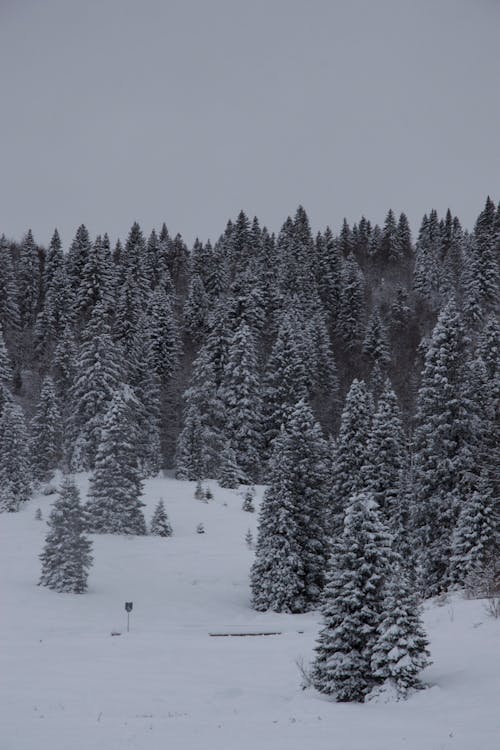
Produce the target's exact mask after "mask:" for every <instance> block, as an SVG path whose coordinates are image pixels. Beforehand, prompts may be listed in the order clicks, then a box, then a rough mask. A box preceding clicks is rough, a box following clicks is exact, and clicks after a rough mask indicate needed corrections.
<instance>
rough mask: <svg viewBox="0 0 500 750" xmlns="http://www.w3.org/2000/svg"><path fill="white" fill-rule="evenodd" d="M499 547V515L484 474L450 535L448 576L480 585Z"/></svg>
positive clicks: (487, 479) (468, 585)
mask: <svg viewBox="0 0 500 750" xmlns="http://www.w3.org/2000/svg"><path fill="white" fill-rule="evenodd" d="M499 548H500V516H499V509H498V503H496V502H495V499H494V492H493V488H492V486H491V482H490V480H489V478H488V477H487V476H486V475H483V476H482V477H481V479H480V480H479V482H478V486H477V489H475V490H474V491H473V492H472V494H471V496H470V497H467V498H465V500H464V502H463V506H462V509H461V511H460V515H459V516H458V521H457V525H456V527H455V529H454V532H453V538H452V548H451V552H452V556H451V579H452V581H453V582H454V583H457V584H459V585H461V586H463V585H466V586H467V587H470V588H476V587H477V588H478V589H479V590H480V588H481V578H482V577H483V578H484V576H485V575H486V571H487V569H488V567H489V565H490V563H491V562H492V561H494V560H495V558H497V559H498V550H499Z"/></svg>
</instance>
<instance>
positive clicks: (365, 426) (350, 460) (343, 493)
mask: <svg viewBox="0 0 500 750" xmlns="http://www.w3.org/2000/svg"><path fill="white" fill-rule="evenodd" d="M372 409H373V404H372V399H371V396H370V394H369V392H368V390H367V388H366V385H365V383H364V382H363V381H362V380H361V381H360V380H357V379H355V380H353V381H352V383H351V387H350V389H349V392H348V394H347V396H346V400H345V405H344V409H343V411H342V417H341V422H340V431H339V435H338V439H337V443H336V450H335V455H334V459H333V463H334V474H333V488H332V509H331V510H332V514H333V518H332V522H333V525H334V526H336V525H340V526H341V525H342V513H343V510H344V509H345V507H346V506H347V504H348V503H349V501H350V498H351V497H352V496H353V495H355V494H356V493H357V492H361V490H362V489H363V488H364V486H365V480H364V476H363V472H362V469H363V466H364V465H365V464H366V462H367V458H368V440H369V437H370V434H371V420H372Z"/></svg>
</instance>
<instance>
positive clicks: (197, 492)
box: [194, 480, 205, 500]
mask: <svg viewBox="0 0 500 750" xmlns="http://www.w3.org/2000/svg"><path fill="white" fill-rule="evenodd" d="M194 497H195V500H204V499H205V493H204V491H203V486H202V484H201V482H200V480H198V481H197V482H196V487H195V489H194Z"/></svg>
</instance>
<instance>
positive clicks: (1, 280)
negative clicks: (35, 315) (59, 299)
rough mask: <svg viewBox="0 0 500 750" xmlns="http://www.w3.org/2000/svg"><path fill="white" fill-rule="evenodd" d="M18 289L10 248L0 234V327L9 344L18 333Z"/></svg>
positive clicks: (3, 236)
mask: <svg viewBox="0 0 500 750" xmlns="http://www.w3.org/2000/svg"><path fill="white" fill-rule="evenodd" d="M18 299H19V290H18V281H17V276H16V274H15V273H14V265H13V260H12V253H11V249H10V247H9V245H8V243H7V240H6V239H5V235H3V234H2V235H1V236H0V327H1V328H3V331H4V333H5V336H6V338H7V340H8V341H9V344H11V343H14V342H15V340H16V337H17V336H18V334H19V330H20V326H21V321H20V312H19V304H18Z"/></svg>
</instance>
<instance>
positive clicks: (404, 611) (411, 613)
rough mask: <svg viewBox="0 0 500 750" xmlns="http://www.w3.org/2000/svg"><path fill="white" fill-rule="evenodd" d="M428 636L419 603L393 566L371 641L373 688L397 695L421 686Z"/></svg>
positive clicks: (408, 584)
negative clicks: (420, 674) (374, 636)
mask: <svg viewBox="0 0 500 750" xmlns="http://www.w3.org/2000/svg"><path fill="white" fill-rule="evenodd" d="M427 646H428V640H427V637H426V635H425V631H424V628H423V625H422V622H421V620H420V614H419V606H418V603H417V600H416V597H415V594H414V593H413V592H412V589H411V585H410V583H409V582H408V581H407V580H406V578H405V576H404V574H403V572H402V571H401V570H397V569H396V571H395V572H393V575H392V577H390V578H389V579H388V582H387V584H386V587H385V595H384V599H383V602H382V617H381V620H380V624H379V625H378V628H377V635H376V640H375V643H374V645H373V650H372V657H371V669H372V672H373V677H374V678H375V680H376V681H377V682H378V683H381V685H380V686H379V687H378V688H376V690H377V691H384V690H391V689H392V690H395V692H396V696H397V697H398V698H406V696H407V694H408V691H410V690H411V689H415V688H419V687H422V685H421V683H420V680H419V673H420V672H421V671H422V669H424V668H425V667H427V666H428V665H429V664H430V661H429V658H428V657H429V651H428V650H427Z"/></svg>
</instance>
